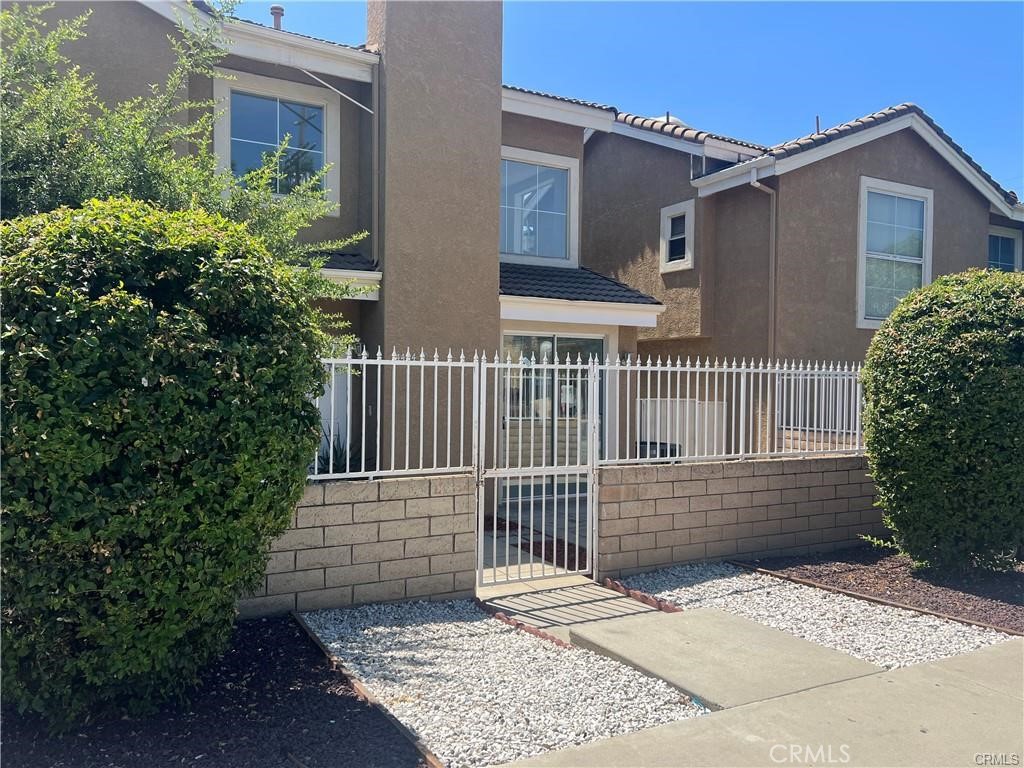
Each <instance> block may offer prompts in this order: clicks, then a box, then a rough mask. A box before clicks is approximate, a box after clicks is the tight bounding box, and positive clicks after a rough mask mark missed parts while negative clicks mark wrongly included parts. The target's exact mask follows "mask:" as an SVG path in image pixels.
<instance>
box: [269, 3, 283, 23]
mask: <svg viewBox="0 0 1024 768" xmlns="http://www.w3.org/2000/svg"><path fill="white" fill-rule="evenodd" d="M270 15H271V16H273V17H274V29H280V28H281V17H282V16H284V6H283V5H272V6H270Z"/></svg>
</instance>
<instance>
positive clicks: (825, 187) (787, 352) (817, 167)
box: [583, 104, 1024, 361]
mask: <svg viewBox="0 0 1024 768" xmlns="http://www.w3.org/2000/svg"><path fill="white" fill-rule="evenodd" d="M585 171H586V174H587V177H588V178H589V179H591V180H594V179H601V183H591V184H590V185H588V186H587V188H586V189H585V190H584V197H583V216H584V220H585V221H586V223H587V225H586V227H585V229H584V232H585V236H584V245H583V253H584V254H585V255H586V258H585V261H584V264H586V265H588V266H592V267H594V268H595V269H598V270H599V271H602V272H604V273H605V274H608V275H611V276H613V277H616V278H617V279H620V280H623V281H624V282H626V283H628V284H629V285H631V286H633V287H635V288H637V289H639V290H642V291H644V292H645V293H647V294H649V295H651V296H654V297H656V298H658V299H659V300H660V301H661V302H662V303H664V304H665V305H666V307H667V309H666V311H665V313H664V314H663V315H662V316H661V318H660V320H659V322H658V325H657V327H656V328H653V329H651V328H644V329H641V330H640V342H639V350H640V352H641V353H642V354H643V355H644V356H646V355H655V356H658V355H661V356H663V357H664V356H671V357H673V358H674V357H675V356H677V355H682V356H683V357H686V356H688V355H699V356H707V355H710V356H712V357H716V356H724V357H730V358H731V357H734V356H735V357H747V358H750V357H755V358H756V357H771V358H777V357H781V358H792V359H819V360H821V359H823V360H851V361H855V360H860V359H862V358H863V356H864V352H865V350H866V349H867V345H868V343H869V342H870V339H871V335H872V334H873V332H874V329H876V328H878V327H879V325H880V323H881V322H882V320H883V319H885V317H887V316H888V314H889V313H890V312H891V311H892V309H893V307H894V306H895V305H896V302H898V301H899V299H900V298H901V297H903V296H905V295H906V294H907V293H908V292H909V291H910V290H912V289H914V288H918V287H920V286H921V285H924V284H927V283H928V282H930V281H931V280H932V279H933V278H934V277H936V276H938V275H941V274H948V273H952V272H960V271H962V270H965V269H968V268H969V267H988V268H993V269H1004V270H1020V269H1022V261H1021V259H1022V255H1021V254H1022V248H1021V245H1022V241H1021V233H1022V228H1024V206H1021V204H1020V203H1019V201H1018V200H1017V196H1016V195H1015V194H1014V193H1013V192H1009V191H1007V190H1005V189H1003V188H1002V187H1001V186H1000V185H999V184H998V183H997V182H996V181H995V180H994V179H993V178H992V177H991V176H989V175H988V174H987V173H986V172H985V170H984V169H983V168H981V167H980V166H979V165H978V164H977V163H976V162H975V161H974V160H972V159H971V157H970V156H969V155H967V153H966V152H965V151H964V150H963V149H962V148H961V147H960V146H958V145H957V144H956V143H955V142H954V141H953V140H952V139H951V138H950V137H949V136H948V135H947V134H946V133H945V132H944V131H943V130H942V129H941V128H940V127H939V126H938V125H936V123H935V122H934V121H933V120H932V119H931V118H930V117H929V116H928V115H927V114H925V112H924V111H922V110H921V109H920V108H919V107H917V106H916V105H913V104H901V105H899V106H896V107H890V108H888V109H885V110H882V111H881V112H877V113H875V114H872V115H868V116H866V117H862V118H860V119H857V120H854V121H852V122H849V123H845V124H843V125H839V126H836V127H835V128H830V129H828V130H825V131H822V132H820V133H815V134H812V135H810V136H806V137H803V138H800V139H796V140H794V141H789V142H785V143H782V144H779V145H776V146H773V147H763V146H758V145H755V144H750V143H746V142H741V141H737V140H735V139H729V138H726V137H723V136H716V135H713V134H710V133H707V132H705V131H701V130H697V129H695V128H692V127H690V126H688V125H685V124H684V123H682V122H681V121H679V120H678V119H673V118H671V117H669V118H668V119H656V118H643V117H638V116H635V115H629V114H625V113H618V114H617V115H616V124H615V126H614V128H613V130H612V131H611V132H608V133H603V134H597V133H595V134H594V135H593V136H591V137H590V139H589V141H588V142H587V153H586V166H585Z"/></svg>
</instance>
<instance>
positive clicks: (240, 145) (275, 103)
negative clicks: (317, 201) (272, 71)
mask: <svg viewBox="0 0 1024 768" xmlns="http://www.w3.org/2000/svg"><path fill="white" fill-rule="evenodd" d="M218 73H219V74H220V75H221V76H220V77H216V78H215V79H214V81H213V97H214V100H215V101H216V102H217V106H216V109H217V119H216V122H215V124H214V129H213V149H214V152H215V154H216V155H217V160H218V163H219V164H220V166H221V168H222V169H225V170H230V171H231V172H232V173H234V174H235V175H236V176H241V175H243V174H244V173H246V172H248V171H251V170H253V169H254V168H258V167H259V166H260V165H261V163H262V160H263V155H264V153H266V152H273V151H275V150H276V149H277V148H278V147H279V146H280V144H281V142H283V140H284V137H285V136H286V135H287V136H288V137H289V142H288V149H287V151H286V153H285V155H284V157H283V158H282V160H281V166H280V170H281V172H282V178H281V179H280V180H279V181H278V182H277V184H278V188H277V189H275V190H274V191H275V192H277V193H279V194H285V193H287V192H289V191H291V189H292V188H293V187H294V186H295V185H296V184H298V183H300V182H301V181H303V180H304V179H307V178H309V176H310V175H311V174H313V173H315V172H317V171H319V170H321V169H323V168H324V166H329V168H328V170H327V174H326V176H325V178H324V186H325V188H326V193H327V198H328V200H330V201H331V202H334V203H337V202H338V201H339V196H338V184H339V181H340V173H339V169H338V153H339V150H340V147H341V128H340V124H341V98H340V97H339V96H338V94H336V93H334V92H332V91H330V90H328V89H327V88H321V87H320V86H315V85H305V84H302V83H293V82H291V81H287V80H277V79H275V78H271V77H263V76H261V75H252V74H249V73H248V72H237V71H233V70H218Z"/></svg>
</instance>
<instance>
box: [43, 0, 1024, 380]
mask: <svg viewBox="0 0 1024 768" xmlns="http://www.w3.org/2000/svg"><path fill="white" fill-rule="evenodd" d="M200 7H201V4H200ZM181 8H182V5H181V0H144V1H139V0H122V1H120V2H104V3H81V2H65V3H60V4H58V5H57V6H56V8H55V9H54V11H53V13H54V14H58V15H60V16H64V17H68V16H74V15H78V14H80V13H82V12H83V11H85V10H87V9H89V10H91V11H92V18H91V20H90V22H89V25H88V34H87V36H86V37H85V38H84V39H82V40H80V41H78V42H77V43H76V44H75V45H74V48H73V50H72V51H71V55H72V57H73V59H74V60H75V61H76V63H78V64H80V65H81V67H82V68H83V70H85V71H89V72H93V73H95V74H96V82H97V85H98V87H99V90H100V94H101V96H103V97H104V98H106V99H108V100H116V99H121V98H125V97H129V96H133V95H138V94H142V93H144V92H145V91H146V89H147V86H148V85H149V84H150V83H154V82H160V81H162V80H163V79H164V78H165V77H166V74H167V72H168V70H169V68H170V66H171V64H172V61H173V59H172V52H171V49H170V46H169V45H168V42H167V39H166V37H167V35H168V34H173V33H174V29H175V27H174V23H175V20H176V18H177V16H178V14H179V13H180V11H181ZM268 21H269V20H268ZM281 21H282V19H281V15H280V14H277V15H276V18H275V21H274V22H273V25H272V26H271V25H261V24H256V23H253V22H248V21H243V20H232V21H229V22H228V23H226V25H225V30H224V32H225V37H226V39H227V41H228V44H227V48H228V50H227V54H226V56H225V57H224V59H223V60H222V62H221V63H220V70H219V71H220V72H221V73H222V75H223V76H222V77H217V78H213V79H212V80H211V79H208V78H197V81H196V82H193V83H190V86H189V95H190V97H192V98H195V99H204V98H205V99H210V98H212V99H214V100H216V102H217V104H218V110H219V111H218V119H217V121H216V126H215V129H214V146H215V150H216V153H217V155H218V157H219V158H220V161H221V163H222V164H223V165H224V167H226V168H227V167H230V168H231V169H232V170H234V171H235V172H237V173H241V172H244V171H245V170H247V169H248V168H251V167H252V166H253V165H254V164H255V163H257V162H259V158H260V155H261V153H262V152H263V151H264V150H266V149H271V148H274V147H276V146H277V145H278V143H279V142H280V141H281V140H282V138H283V137H284V136H285V135H286V134H287V135H290V136H291V137H292V139H291V140H292V145H291V146H292V148H291V149H290V150H289V153H288V157H287V158H286V159H285V161H284V162H285V163H286V167H285V168H284V169H283V170H284V171H285V178H284V180H283V181H282V186H284V187H287V186H288V184H289V183H292V181H291V180H294V179H299V178H302V177H303V175H304V174H306V173H308V172H309V171H311V170H316V169H319V168H322V167H323V166H324V165H327V166H329V167H330V171H329V172H328V174H327V179H326V189H327V194H328V195H329V196H330V198H331V200H332V201H334V202H336V203H338V204H339V209H338V211H337V213H336V214H335V215H333V216H330V217H327V218H325V220H323V221H321V222H319V223H318V224H317V225H316V226H315V227H313V228H312V229H313V231H311V232H310V233H309V236H310V237H312V238H317V239H323V238H333V237H337V236H342V235H346V234H349V233H352V232H355V231H358V230H367V231H368V232H369V233H370V236H369V237H368V238H367V239H366V240H364V241H363V242H362V243H361V244H360V246H359V247H358V249H357V250H356V251H355V252H353V253H347V254H340V253H339V254H335V255H333V256H332V258H331V261H330V262H329V264H328V267H329V270H328V274H329V275H331V276H332V277H334V278H336V279H338V280H351V281H353V282H355V283H356V284H359V285H362V286H366V287H368V288H369V290H368V291H367V292H366V293H364V294H363V295H361V296H360V298H359V299H358V300H353V301H348V302H346V303H345V306H344V307H343V310H344V313H345V315H346V316H347V318H348V319H349V320H350V321H351V323H352V325H353V329H354V331H355V332H356V333H357V334H358V335H359V337H360V338H361V340H362V341H363V343H364V344H366V346H367V347H368V348H369V349H371V350H375V349H376V348H377V347H378V346H379V347H381V348H383V349H384V350H385V352H389V351H390V350H391V349H392V348H398V349H399V350H404V349H405V348H411V349H413V350H417V349H419V348H421V347H422V348H425V349H427V350H433V349H434V348H440V349H441V350H442V353H444V352H446V348H448V347H451V348H452V349H454V350H456V351H457V350H459V349H464V350H467V351H472V350H480V351H486V352H489V353H493V351H495V350H499V351H501V352H502V353H503V354H511V355H513V356H514V357H518V356H519V355H520V354H521V353H522V354H528V355H532V356H536V357H544V356H546V357H548V358H549V359H550V358H552V357H553V356H556V355H557V356H558V357H560V358H564V356H565V355H566V354H571V355H573V356H575V355H577V354H581V355H583V356H584V357H586V356H588V355H590V354H597V355H599V356H601V357H604V356H612V357H614V356H615V355H616V354H628V353H632V352H634V351H637V350H639V351H640V352H641V353H643V354H644V355H645V356H646V355H647V354H653V355H658V354H662V355H671V356H673V357H674V356H676V355H683V356H685V355H711V356H716V355H717V356H730V357H732V356H737V357H751V356H754V357H757V356H770V357H791V358H823V359H832V360H836V359H850V360H855V359H860V358H861V357H862V356H863V353H864V350H865V348H866V346H867V343H868V341H869V340H870V337H871V334H872V332H873V329H874V328H877V327H878V325H879V323H880V322H881V320H882V319H883V318H884V317H885V316H886V315H887V314H888V313H889V311H891V309H892V307H893V306H894V305H895V303H896V301H898V300H899V298H900V297H901V296H903V295H905V294H906V292H907V291H909V290H911V289H912V288H914V287H917V286H919V285H921V284H923V283H927V282H928V281H929V280H930V279H932V277H934V276H935V275H939V274H942V273H947V272H955V271H960V270H962V269H965V268H967V267H970V266H979V267H984V266H989V265H991V266H994V267H998V268H1004V269H1021V267H1022V240H1021V232H1022V227H1024V207H1022V206H1021V205H1020V203H1019V202H1018V201H1017V198H1016V196H1015V195H1014V194H1013V193H1012V192H1008V191H1006V190H1004V189H1002V188H1001V187H1000V186H999V185H998V184H997V183H996V182H995V181H994V180H993V179H992V178H991V177H990V176H989V175H988V174H987V173H985V171H984V170H983V169H982V168H981V167H980V166H978V164H977V163H975V162H974V161H973V160H972V159H971V158H970V157H969V156H968V155H967V154H966V153H965V152H964V150H963V149H961V148H960V147H959V146H958V145H956V144H955V143H954V142H953V141H952V139H950V137H949V136H947V135H946V134H945V133H944V132H943V131H942V130H941V128H939V127H938V126H937V125H936V124H935V123H934V121H932V120H931V119H930V118H929V117H928V116H927V115H926V114H925V113H924V112H923V111H922V110H920V109H919V108H918V107H916V106H913V105H900V106H898V107H893V108H890V109H887V110H883V111H882V112H879V113H876V114H873V115H869V116H867V117H865V118H861V119H859V120H855V121H853V122H851V123H847V124H844V125H841V126H837V127H836V128H832V129H829V130H826V131H823V132H821V133H817V134H814V135H811V136H807V137H804V138H801V139H797V140H795V141H792V142H786V143H783V144H779V145H777V146H774V147H765V146H761V145H757V144H753V143H750V142H744V141H740V140H736V139H731V138H728V137H725V136H719V135H715V134H712V133H708V132H706V131H701V130H697V129H695V128H692V127H690V126H687V125H685V124H683V123H681V122H680V121H679V120H677V119H674V118H667V119H653V118H642V117H638V116H635V115H631V114H627V113H623V112H619V111H617V110H616V109H615V108H613V107H610V106H606V105H601V104H594V103H590V102H585V101H579V100H576V99H570V98H564V97H559V96H552V95H548V94H543V93H538V92H534V91H529V90H524V89H521V88H513V87H509V86H502V83H501V36H502V7H501V3H500V2H478V3H461V2H417V3H410V2H394V1H391V2H389V1H387V0H370V2H369V5H368V13H367V42H366V44H365V45H363V46H359V47H352V46H347V45H341V44H337V43H332V42H329V41H326V40H321V39H316V38H312V37H308V36H305V35H300V34H296V33H293V32H289V31H287V29H281V28H280V27H281V26H282V24H281ZM283 26H284V27H287V23H285V24H284V25H283ZM280 191H281V192H286V191H287V189H282V190H280Z"/></svg>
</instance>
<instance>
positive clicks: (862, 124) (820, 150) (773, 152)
mask: <svg viewBox="0 0 1024 768" xmlns="http://www.w3.org/2000/svg"><path fill="white" fill-rule="evenodd" d="M906 129H910V130H913V131H914V132H915V133H917V134H918V135H919V136H920V137H921V138H922V139H924V140H925V142H926V143H927V144H928V145H929V146H930V147H931V148H932V149H933V150H935V151H936V152H937V153H938V154H939V155H940V156H941V157H942V158H943V159H944V160H946V161H947V162H949V163H950V165H952V166H953V167H954V169H956V170H957V171H958V172H959V173H960V174H961V175H962V176H963V177H964V178H965V179H966V180H967V181H968V182H969V183H970V184H971V185H972V186H974V187H975V189H977V190H978V191H979V192H980V193H981V194H982V195H984V196H985V197H986V198H987V199H988V200H989V202H990V203H991V204H992V207H993V208H994V209H996V210H997V211H998V212H999V213H1002V214H1004V215H1006V216H1009V217H1011V218H1015V219H1024V206H1021V205H1020V203H1019V201H1018V198H1017V195H1016V193H1014V192H1012V191H1010V190H1006V189H1004V188H1003V187H1002V186H1001V185H1000V184H999V183H998V182H997V181H996V180H995V179H994V178H992V176H991V175H990V174H989V173H988V172H987V171H985V169H984V168H982V167H981V166H980V165H979V164H978V163H977V162H976V161H975V160H974V159H973V158H972V157H971V156H970V155H968V154H967V152H966V151H965V150H964V149H963V147H961V146H960V145H959V144H957V143H956V142H955V141H953V139H952V138H951V137H950V136H949V134H947V133H946V132H945V131H943V130H942V128H941V127H940V126H939V125H938V124H937V123H936V122H935V121H934V120H933V119H932V118H931V117H930V116H929V115H928V114H926V113H925V111H924V110H922V109H921V108H920V107H919V106H917V105H916V104H911V103H905V104H898V105H896V106H893V107H887V108H886V109H883V110H881V111H879V112H874V113H872V114H870V115H865V116H864V117H860V118H857V119H856V120H851V121H850V122H847V123H842V124H841V125H837V126H834V127H832V128H828V129H826V130H824V131H820V132H818V133H813V134H809V135H807V136H803V137H801V138H799V139H793V140H791V141H787V142H783V143H781V144H776V145H775V146H773V147H770V148H768V149H767V150H766V151H765V152H763V153H762V154H760V155H757V156H756V157H753V158H750V159H749V160H746V161H744V162H742V163H737V164H736V165H733V166H730V167H729V168H725V169H723V170H721V171H717V172H716V173H711V174H708V175H707V176H703V177H701V178H699V179H695V180H694V181H693V185H694V186H695V187H697V188H698V190H699V195H700V197H707V196H709V195H712V194H714V193H716V192H719V191H721V190H724V189H729V188H731V187H736V186H740V185H742V184H746V183H748V182H749V181H751V180H756V179H763V178H766V177H768V176H778V175H781V174H784V173H787V172H789V171H792V170H796V169H797V168H801V167H803V166H805V165H809V164H810V163H814V162H817V161H818V160H823V159H825V158H826V157H831V156H832V155H834V154H838V153H839V152H844V151H846V150H848V149H853V148H854V147H858V146H860V145H862V144H866V143H868V142H871V141H874V140H875V139H879V138H882V137H883V136H888V135H889V134H891V133H895V132H897V131H902V130H906Z"/></svg>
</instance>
